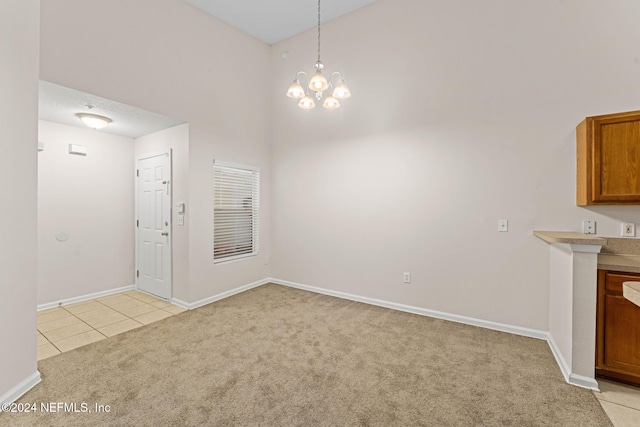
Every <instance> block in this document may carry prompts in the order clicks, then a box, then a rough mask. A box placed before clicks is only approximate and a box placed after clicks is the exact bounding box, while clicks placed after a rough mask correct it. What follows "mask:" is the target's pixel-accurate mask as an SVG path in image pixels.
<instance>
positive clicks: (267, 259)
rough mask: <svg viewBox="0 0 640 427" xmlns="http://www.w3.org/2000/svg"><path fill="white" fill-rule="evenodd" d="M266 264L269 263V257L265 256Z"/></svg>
mask: <svg viewBox="0 0 640 427" xmlns="http://www.w3.org/2000/svg"><path fill="white" fill-rule="evenodd" d="M264 265H269V257H268V256H266V257H264Z"/></svg>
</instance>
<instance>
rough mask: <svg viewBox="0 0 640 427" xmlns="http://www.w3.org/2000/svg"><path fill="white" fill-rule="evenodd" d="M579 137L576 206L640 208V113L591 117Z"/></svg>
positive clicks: (583, 122)
mask: <svg viewBox="0 0 640 427" xmlns="http://www.w3.org/2000/svg"><path fill="white" fill-rule="evenodd" d="M576 138H577V159H578V164H577V175H578V176H577V183H578V186H577V192H576V204H577V205H578V206H586V205H640V111H631V112H628V113H617V114H607V115H604V116H595V117H587V118H586V119H584V121H582V123H580V124H579V125H578V127H577V128H576Z"/></svg>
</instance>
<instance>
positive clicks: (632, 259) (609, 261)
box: [598, 254, 640, 273]
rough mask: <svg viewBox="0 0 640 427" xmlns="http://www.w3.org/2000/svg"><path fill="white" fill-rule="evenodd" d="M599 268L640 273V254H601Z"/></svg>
mask: <svg viewBox="0 0 640 427" xmlns="http://www.w3.org/2000/svg"><path fill="white" fill-rule="evenodd" d="M598 269H600V270H614V271H623V272H625V273H640V255H617V254H599V255H598Z"/></svg>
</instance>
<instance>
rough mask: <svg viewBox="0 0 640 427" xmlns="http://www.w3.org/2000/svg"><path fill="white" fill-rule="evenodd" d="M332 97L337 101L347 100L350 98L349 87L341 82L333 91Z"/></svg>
mask: <svg viewBox="0 0 640 427" xmlns="http://www.w3.org/2000/svg"><path fill="white" fill-rule="evenodd" d="M332 95H333V96H334V97H336V98H338V99H347V98H349V97H350V96H351V91H350V90H349V86H347V84H346V83H345V82H344V80H341V81H340V83H338V85H337V86H336V88H335V89H334V90H333V93H332Z"/></svg>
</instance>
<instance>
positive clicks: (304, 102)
mask: <svg viewBox="0 0 640 427" xmlns="http://www.w3.org/2000/svg"><path fill="white" fill-rule="evenodd" d="M315 106H316V103H315V101H314V100H313V98H312V97H311V95H309V94H306V95H305V96H303V97H302V98H301V99H300V102H298V107H300V108H302V109H303V110H311V109H313V108H315Z"/></svg>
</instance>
